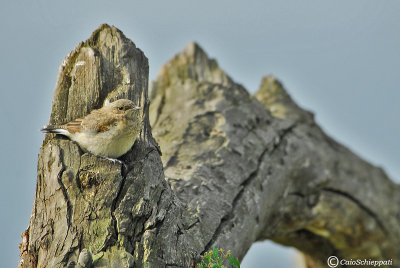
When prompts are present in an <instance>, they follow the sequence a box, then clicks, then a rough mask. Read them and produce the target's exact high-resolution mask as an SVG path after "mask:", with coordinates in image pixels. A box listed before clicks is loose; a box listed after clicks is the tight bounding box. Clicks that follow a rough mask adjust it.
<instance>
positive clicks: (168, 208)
mask: <svg viewBox="0 0 400 268" xmlns="http://www.w3.org/2000/svg"><path fill="white" fill-rule="evenodd" d="M147 79H148V62H147V58H146V57H145V55H144V54H143V52H142V51H140V50H139V49H138V48H136V47H135V45H134V44H133V42H132V41H130V40H129V39H127V38H126V37H125V36H124V35H123V34H122V32H120V31H119V30H118V29H116V28H115V27H112V26H108V25H101V26H100V27H99V28H98V29H97V30H96V31H95V32H94V33H93V34H92V36H91V37H90V38H89V39H88V40H87V41H85V42H82V43H80V44H79V45H78V46H77V48H75V50H74V51H72V52H71V53H70V55H68V56H67V58H66V59H65V60H64V63H63V64H62V66H61V67H60V71H59V76H58V81H57V85H56V89H55V92H54V97H53V107H52V113H51V117H50V123H52V124H61V123H65V122H67V121H70V120H72V119H75V118H76V117H82V116H84V115H86V114H88V113H89V112H90V111H91V110H92V109H95V108H99V107H100V106H102V105H103V103H104V101H105V100H114V99H118V98H128V99H131V100H133V101H134V102H135V103H137V104H138V105H140V106H141V107H142V109H143V129H142V131H141V136H140V138H139V139H138V140H137V141H136V143H135V144H134V146H133V148H132V149H131V150H130V151H129V152H128V153H127V154H126V155H125V156H123V157H122V158H121V160H122V161H123V164H122V163H120V162H115V161H110V160H108V159H104V158H101V157H97V156H94V155H91V154H88V153H83V152H82V151H81V150H80V149H79V147H78V145H77V144H75V143H74V142H71V141H70V140H67V139H65V138H62V137H58V136H54V135H52V134H48V135H46V137H45V140H44V142H43V145H42V147H41V150H40V154H39V161H38V176H37V187H36V195H35V200H34V205H33V209H32V215H31V219H30V224H29V228H28V229H27V230H26V231H25V232H24V233H23V242H22V243H21V245H20V249H21V262H20V267H32V266H33V267H65V266H67V267H86V266H91V267H143V266H145V267H165V266H171V267H192V266H193V265H194V264H195V263H196V262H197V261H198V260H199V258H200V255H201V254H204V252H206V251H208V250H210V249H211V248H212V247H213V246H218V247H222V248H224V249H227V250H228V249H229V250H231V252H232V254H233V255H234V256H237V257H239V258H240V259H241V258H243V257H244V255H245V254H246V252H247V250H248V249H249V247H250V246H251V244H252V243H253V242H255V241H260V240H264V239H271V240H274V241H276V242H278V243H281V244H284V245H290V246H295V247H297V248H298V249H300V250H301V251H302V252H304V253H305V254H306V256H307V260H308V261H307V263H309V265H310V267H311V265H313V266H314V267H316V266H320V267H324V265H325V263H326V259H327V257H328V256H330V255H336V256H338V257H340V258H353V259H354V258H372V259H392V260H393V263H394V264H395V265H394V266H396V265H397V264H398V263H400V259H399V256H400V252H399V248H400V247H399V245H400V240H399V239H400V238H399V237H400V236H399V233H400V229H399V228H400V227H399V225H398V222H399V217H400V212H399V207H398V206H397V205H393V204H399V202H400V200H399V199H400V195H399V194H398V193H399V187H398V185H396V184H394V183H393V182H392V181H391V180H390V179H389V178H388V177H387V176H386V175H385V173H384V172H383V171H382V169H380V168H377V167H374V166H373V165H371V164H369V163H367V162H365V161H364V160H362V159H361V158H359V157H358V156H356V155H355V154H353V153H352V152H351V151H349V150H348V149H347V148H345V147H343V146H342V145H340V144H338V143H337V142H335V141H334V140H333V139H331V138H330V137H328V136H327V135H326V134H325V133H324V132H323V131H322V129H321V128H319V127H318V125H317V124H316V122H315V121H314V118H313V116H312V114H311V113H310V112H308V111H305V110H303V109H301V108H300V107H299V106H298V105H297V104H295V103H294V102H293V100H292V99H291V98H290V96H289V94H288V93H287V92H286V91H285V89H284V88H283V85H282V84H281V83H280V82H279V81H277V80H276V79H275V78H273V77H270V76H269V77H265V78H264V79H263V81H262V84H261V86H260V90H259V91H258V92H257V93H256V94H255V96H252V95H250V94H249V93H248V92H247V91H246V90H245V89H244V87H243V86H241V85H240V84H237V83H235V82H234V81H233V79H232V78H230V77H229V76H228V75H227V74H225V72H224V71H223V70H222V69H221V68H220V67H219V66H218V63H217V62H216V61H215V60H213V59H210V58H209V57H208V56H207V54H206V53H205V52H204V51H203V50H202V49H201V48H200V46H199V45H197V44H196V43H190V44H189V45H188V46H187V47H186V48H185V49H184V50H183V51H182V52H181V53H179V54H177V55H176V56H175V57H173V58H172V59H171V60H170V61H169V62H168V63H167V64H166V65H165V66H163V67H162V69H161V71H160V74H159V76H158V77H157V79H156V80H155V81H154V82H153V83H152V85H151V93H150V98H149V99H148V97H147V88H148V80H147ZM150 100H151V102H152V104H151V106H149V103H150ZM150 122H151V124H152V127H153V133H152V128H151V127H150ZM153 134H154V138H155V139H156V140H157V142H158V144H159V145H160V147H158V145H157V143H156V142H155V140H154V139H153V136H152V135H153ZM160 148H161V150H162V152H163V154H162V156H160ZM88 254H89V255H88ZM87 256H90V258H89V257H87ZM88 263H91V264H90V265H89V264H88Z"/></svg>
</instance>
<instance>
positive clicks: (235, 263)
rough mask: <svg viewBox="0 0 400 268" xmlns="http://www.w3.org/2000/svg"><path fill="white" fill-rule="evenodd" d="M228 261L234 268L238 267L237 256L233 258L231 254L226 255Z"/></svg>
mask: <svg viewBox="0 0 400 268" xmlns="http://www.w3.org/2000/svg"><path fill="white" fill-rule="evenodd" d="M228 261H229V262H230V264H231V265H232V266H233V267H234V268H240V262H239V259H238V258H236V259H235V258H233V257H232V255H228Z"/></svg>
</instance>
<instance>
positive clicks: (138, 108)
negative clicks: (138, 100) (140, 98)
mask: <svg viewBox="0 0 400 268" xmlns="http://www.w3.org/2000/svg"><path fill="white" fill-rule="evenodd" d="M140 108H141V107H140V106H135V107H133V108H132V109H133V110H140Z"/></svg>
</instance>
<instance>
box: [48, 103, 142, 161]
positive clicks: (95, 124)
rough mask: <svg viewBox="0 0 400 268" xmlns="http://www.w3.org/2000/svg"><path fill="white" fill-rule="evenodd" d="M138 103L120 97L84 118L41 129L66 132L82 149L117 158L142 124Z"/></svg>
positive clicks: (123, 152) (131, 143)
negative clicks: (136, 104)
mask: <svg viewBox="0 0 400 268" xmlns="http://www.w3.org/2000/svg"><path fill="white" fill-rule="evenodd" d="M141 124H142V120H141V112H140V107H137V106H135V104H134V103H133V102H132V101H130V100H127V99H120V100H117V101H114V102H112V103H110V104H108V105H105V106H103V107H102V108H100V109H98V110H93V111H92V112H91V113H90V114H88V115H87V116H85V117H84V118H78V119H75V120H73V121H71V122H69V123H67V124H65V125H61V126H53V125H47V126H45V127H43V128H42V129H41V130H42V131H44V132H46V133H56V134H60V135H64V136H67V137H68V138H70V139H71V140H73V141H75V142H77V143H78V144H79V146H80V147H81V148H82V149H83V150H84V151H88V152H90V153H93V154H95V155H100V156H105V157H111V158H118V157H120V156H122V155H123V154H125V153H126V152H127V151H128V150H129V149H130V148H131V147H132V145H133V144H134V142H135V140H136V138H137V136H138V134H139V131H140V128H141Z"/></svg>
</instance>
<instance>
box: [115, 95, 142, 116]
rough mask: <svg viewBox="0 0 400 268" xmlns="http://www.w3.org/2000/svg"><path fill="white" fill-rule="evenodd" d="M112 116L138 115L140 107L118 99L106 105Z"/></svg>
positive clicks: (129, 101) (131, 102)
mask: <svg viewBox="0 0 400 268" xmlns="http://www.w3.org/2000/svg"><path fill="white" fill-rule="evenodd" d="M107 108H108V109H110V110H111V111H112V112H113V113H114V114H122V115H128V116H133V115H135V114H139V113H140V107H138V106H136V105H135V103H133V101H131V100H127V99H120V100H116V101H114V102H112V103H110V104H108V105H107Z"/></svg>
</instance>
